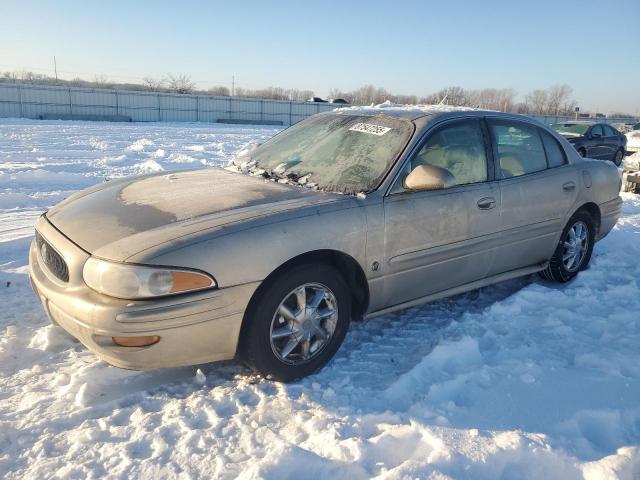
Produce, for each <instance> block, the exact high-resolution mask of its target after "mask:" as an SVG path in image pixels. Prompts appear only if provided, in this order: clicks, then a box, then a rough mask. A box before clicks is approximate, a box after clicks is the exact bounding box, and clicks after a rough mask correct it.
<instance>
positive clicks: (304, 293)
mask: <svg viewBox="0 0 640 480" xmlns="http://www.w3.org/2000/svg"><path fill="white" fill-rule="evenodd" d="M257 295H258V297H257V298H256V299H255V301H254V302H252V306H251V307H250V309H249V310H248V311H247V316H246V319H245V322H246V326H245V328H244V329H243V332H242V335H243V337H242V338H241V345H240V351H239V353H240V357H241V358H242V360H243V361H244V362H245V363H246V364H247V365H248V366H249V367H250V368H252V369H253V370H254V371H256V372H258V373H260V374H261V375H264V376H265V377H270V378H273V379H275V380H278V381H282V382H290V381H293V380H296V379H299V378H302V377H305V376H307V375H311V374H312V373H314V372H316V371H318V370H320V369H321V368H322V367H323V366H324V365H326V364H327V362H328V361H329V360H330V359H331V358H332V357H333V355H334V354H335V353H336V352H337V350H338V348H340V345H341V344H342V341H343V340H344V337H345V335H346V333H347V330H348V328H349V322H350V320H351V295H350V293H349V288H348V287H347V284H346V282H345V281H344V279H343V277H342V275H341V274H340V272H338V271H337V270H336V269H335V268H333V267H331V266H329V265H323V264H305V265H299V266H296V267H293V268H291V269H288V270H286V271H285V272H282V273H281V274H280V275H277V276H276V277H274V278H271V279H269V280H268V283H267V284H265V285H264V287H263V288H262V289H261V291H260V292H258V293H257Z"/></svg>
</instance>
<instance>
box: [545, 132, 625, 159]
mask: <svg viewBox="0 0 640 480" xmlns="http://www.w3.org/2000/svg"><path fill="white" fill-rule="evenodd" d="M551 127H552V128H553V129H554V130H555V131H556V132H558V133H559V134H560V135H562V136H563V137H564V138H566V139H567V141H568V142H569V143H570V144H571V145H573V147H574V148H575V149H576V150H577V151H578V153H579V154H580V156H582V157H588V158H596V159H598V160H610V161H612V162H613V163H614V164H615V165H616V166H617V167H619V166H620V165H622V159H623V158H624V155H625V151H626V150H625V147H626V144H627V138H626V137H625V136H624V135H623V134H622V133H620V132H619V131H618V130H616V129H615V128H613V127H612V126H611V125H608V124H606V123H594V122H581V121H573V122H562V123H554V124H553V125H551Z"/></svg>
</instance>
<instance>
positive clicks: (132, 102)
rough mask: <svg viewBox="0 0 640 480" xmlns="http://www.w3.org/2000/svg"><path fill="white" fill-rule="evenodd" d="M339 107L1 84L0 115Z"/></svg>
mask: <svg viewBox="0 0 640 480" xmlns="http://www.w3.org/2000/svg"><path fill="white" fill-rule="evenodd" d="M338 107H340V105H337V104H331V103H312V102H290V101H284V100H262V99H257V98H241V97H214V96H208V95H181V94H172V93H156V92H137V91H130V90H108V89H93V88H76V87H55V86H48V85H31V84H14V83H0V117H26V118H47V117H55V116H61V117H63V118H73V117H75V118H82V117H84V118H94V117H95V118H104V119H114V118H117V117H125V118H129V119H131V120H132V121H134V122H234V121H235V122H242V123H255V124H260V123H266V124H277V125H292V124H294V123H296V122H299V121H300V120H302V119H303V118H306V117H308V116H310V115H313V114H315V113H319V112H325V111H327V110H333V109H334V108H338Z"/></svg>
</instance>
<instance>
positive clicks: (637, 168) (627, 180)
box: [622, 152, 640, 193]
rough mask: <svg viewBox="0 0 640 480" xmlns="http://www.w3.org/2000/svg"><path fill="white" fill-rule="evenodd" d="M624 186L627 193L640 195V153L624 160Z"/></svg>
mask: <svg viewBox="0 0 640 480" xmlns="http://www.w3.org/2000/svg"><path fill="white" fill-rule="evenodd" d="M622 184H623V188H624V191H625V192H633V193H640V152H636V153H634V154H633V155H631V156H629V157H626V158H625V159H624V163H623V171H622Z"/></svg>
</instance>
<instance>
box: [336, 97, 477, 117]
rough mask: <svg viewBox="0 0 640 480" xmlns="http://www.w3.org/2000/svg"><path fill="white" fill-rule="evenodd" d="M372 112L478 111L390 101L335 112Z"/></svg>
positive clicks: (442, 105) (432, 112)
mask: <svg viewBox="0 0 640 480" xmlns="http://www.w3.org/2000/svg"><path fill="white" fill-rule="evenodd" d="M361 110H363V111H370V110H389V111H403V112H413V113H421V114H423V115H431V114H434V113H447V112H457V111H463V112H465V111H469V110H477V109H476V108H472V107H458V106H455V105H445V104H444V103H442V104H437V105H420V104H418V105H414V104H411V105H407V104H404V103H393V102H390V101H389V100H386V101H385V102H383V103H379V104H378V105H373V104H372V105H370V106H368V107H367V106H359V105H353V106H350V107H342V108H338V109H336V110H334V111H336V112H342V111H344V112H358V111H361Z"/></svg>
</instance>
